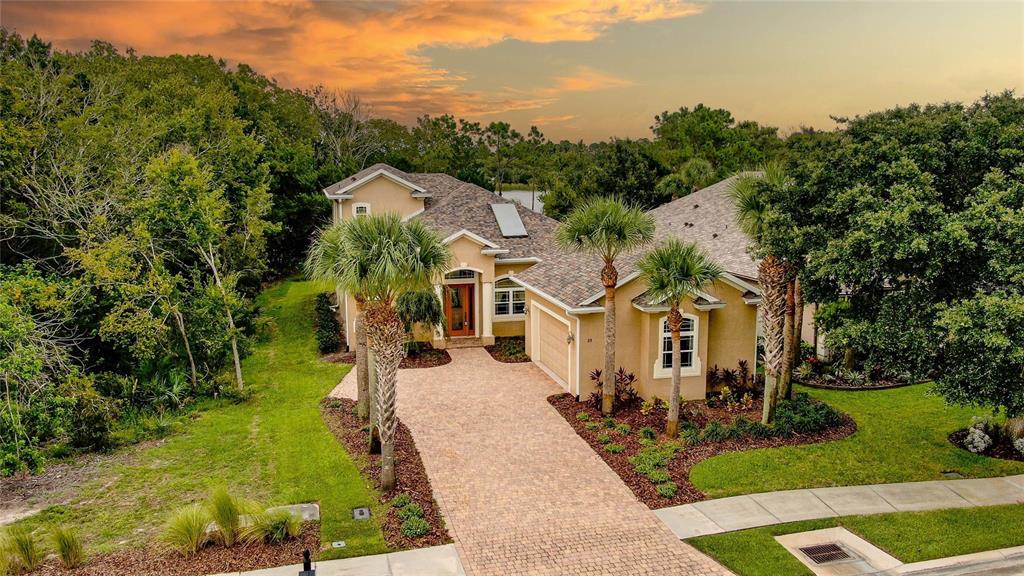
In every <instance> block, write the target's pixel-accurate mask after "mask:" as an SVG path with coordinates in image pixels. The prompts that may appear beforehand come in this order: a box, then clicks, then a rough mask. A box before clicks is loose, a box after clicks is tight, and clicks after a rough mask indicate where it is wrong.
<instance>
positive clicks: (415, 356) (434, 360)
mask: <svg viewBox="0 0 1024 576" xmlns="http://www.w3.org/2000/svg"><path fill="white" fill-rule="evenodd" d="M323 358H324V360H326V361H327V362H334V363H338V364H353V365H354V364H355V363H356V353H355V352H336V353H334V354H328V355H326V356H324V357H323ZM451 361H452V357H451V356H450V355H449V354H448V351H447V350H438V349H436V348H434V347H433V346H431V345H430V344H429V343H426V342H422V343H419V344H418V345H417V347H416V349H415V350H410V351H409V353H408V354H407V355H406V356H405V357H404V358H402V363H401V364H399V365H398V367H399V368H400V369H403V370H404V369H406V368H434V367H435V366H444V365H445V364H447V363H449V362H451Z"/></svg>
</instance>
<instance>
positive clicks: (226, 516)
mask: <svg viewBox="0 0 1024 576" xmlns="http://www.w3.org/2000/svg"><path fill="white" fill-rule="evenodd" d="M206 506H207V510H208V511H209V514H210V518H211V519H213V523H214V525H215V526H216V527H217V539H218V540H220V543H221V544H223V545H225V546H233V545H234V543H235V540H237V539H238V533H239V527H240V525H241V519H242V503H241V502H239V500H238V499H237V498H235V497H234V496H232V495H231V494H229V493H228V491H227V489H226V488H223V487H221V488H217V489H216V490H214V492H213V494H212V495H211V496H210V499H209V500H208V501H207V504H206Z"/></svg>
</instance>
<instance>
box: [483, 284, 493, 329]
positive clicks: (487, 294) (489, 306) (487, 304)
mask: <svg viewBox="0 0 1024 576" xmlns="http://www.w3.org/2000/svg"><path fill="white" fill-rule="evenodd" d="M482 288H483V291H484V297H483V303H484V315H483V316H484V321H483V325H484V326H483V328H484V333H483V337H484V338H492V337H494V332H493V330H492V329H491V321H492V316H494V282H484V283H483V286H482Z"/></svg>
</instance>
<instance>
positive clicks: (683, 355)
mask: <svg viewBox="0 0 1024 576" xmlns="http://www.w3.org/2000/svg"><path fill="white" fill-rule="evenodd" d="M696 342H697V323H696V322H695V321H694V319H693V318H690V317H687V316H683V325H682V327H681V329H680V331H679V367H680V368H682V369H684V370H685V369H687V368H693V359H694V348H695V347H696ZM661 367H662V369H665V370H671V369H672V332H671V331H670V330H669V329H668V318H667V317H666V318H662V319H661Z"/></svg>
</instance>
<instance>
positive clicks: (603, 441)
mask: <svg viewBox="0 0 1024 576" xmlns="http://www.w3.org/2000/svg"><path fill="white" fill-rule="evenodd" d="M597 441H598V442H600V443H601V444H607V443H609V442H611V441H612V437H611V436H609V435H608V434H601V435H600V436H598V437H597Z"/></svg>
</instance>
